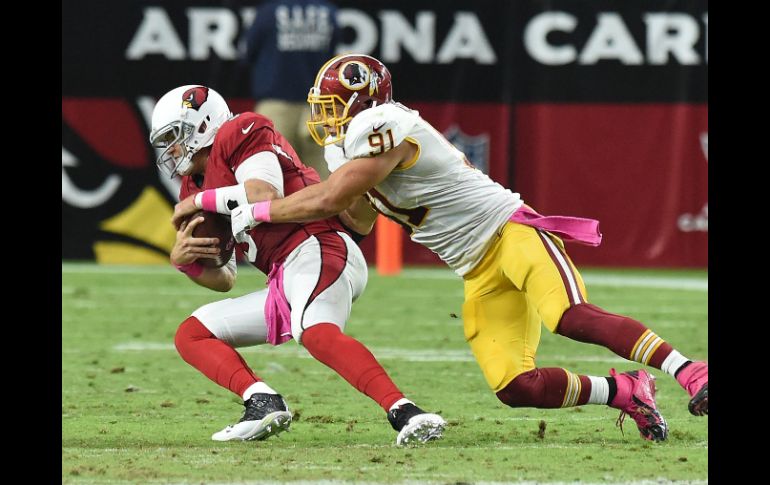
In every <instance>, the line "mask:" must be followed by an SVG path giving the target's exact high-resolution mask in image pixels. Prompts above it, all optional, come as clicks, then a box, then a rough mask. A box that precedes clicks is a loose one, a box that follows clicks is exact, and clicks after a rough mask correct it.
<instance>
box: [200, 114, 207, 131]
mask: <svg viewBox="0 0 770 485" xmlns="http://www.w3.org/2000/svg"><path fill="white" fill-rule="evenodd" d="M208 118H209V117H208V116H207V117H206V119H208ZM207 127H208V125H207V124H206V122H205V121H204V122H202V123H201V126H200V127H198V133H206V128H207Z"/></svg>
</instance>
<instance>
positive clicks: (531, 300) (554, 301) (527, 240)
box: [463, 222, 587, 392]
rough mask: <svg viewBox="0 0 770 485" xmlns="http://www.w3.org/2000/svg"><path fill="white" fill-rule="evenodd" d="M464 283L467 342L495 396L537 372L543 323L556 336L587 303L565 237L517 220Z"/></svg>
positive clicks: (464, 322)
mask: <svg viewBox="0 0 770 485" xmlns="http://www.w3.org/2000/svg"><path fill="white" fill-rule="evenodd" d="M464 280H465V303H464V304H463V326H464V331H465V339H466V340H467V341H468V343H469V344H470V346H471V350H472V351H473V355H474V356H475V357H476V361H477V362H478V363H479V366H481V370H482V371H483V372H484V377H485V378H486V380H487V384H489V387H490V388H492V390H493V391H495V392H497V391H499V390H500V389H502V388H504V387H505V386H506V385H508V383H509V382H511V381H512V380H513V379H514V378H515V377H516V376H518V375H519V374H521V373H523V372H527V371H529V370H532V369H534V368H535V354H536V352H537V346H538V344H539V343H540V322H543V324H544V325H545V326H546V327H547V328H548V330H550V331H551V332H555V331H556V327H557V325H558V323H559V320H560V319H561V316H562V314H563V313H564V312H565V311H566V310H567V309H568V308H569V307H570V306H571V305H573V304H577V303H584V302H586V301H587V299H586V290H585V285H584V284H583V278H582V277H581V276H580V273H578V271H577V269H576V268H575V266H574V265H573V264H572V261H571V260H570V259H569V257H568V256H567V253H566V252H565V251H564V244H563V242H562V241H561V239H559V238H558V237H556V236H554V235H552V234H550V233H547V232H544V231H540V230H537V229H535V228H533V227H530V226H526V225H523V224H518V223H515V222H508V223H506V224H505V226H503V228H502V229H501V231H499V232H498V234H497V235H496V236H495V241H494V242H493V243H492V246H491V247H490V248H489V249H488V250H487V253H486V254H485V255H484V257H483V258H482V260H481V261H480V262H479V263H478V265H476V267H475V268H473V270H471V272H470V273H468V274H467V275H465V277H464Z"/></svg>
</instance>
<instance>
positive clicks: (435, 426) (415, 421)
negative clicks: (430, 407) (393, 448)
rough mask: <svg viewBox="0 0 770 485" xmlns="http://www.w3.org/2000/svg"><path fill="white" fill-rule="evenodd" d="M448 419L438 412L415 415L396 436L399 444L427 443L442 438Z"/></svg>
mask: <svg viewBox="0 0 770 485" xmlns="http://www.w3.org/2000/svg"><path fill="white" fill-rule="evenodd" d="M445 426H446V421H444V418H442V417H441V416H439V415H438V414H432V413H423V414H418V415H416V416H413V417H412V418H411V419H409V422H408V423H407V424H406V425H405V426H404V427H403V428H401V431H399V432H398V436H397V437H396V445H397V446H406V445H410V444H416V443H425V442H428V441H432V440H437V439H439V438H441V436H442V434H443V432H444V427H445Z"/></svg>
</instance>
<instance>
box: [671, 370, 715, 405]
mask: <svg viewBox="0 0 770 485" xmlns="http://www.w3.org/2000/svg"><path fill="white" fill-rule="evenodd" d="M676 380H677V381H678V382H679V384H681V385H682V387H684V389H685V390H686V391H687V394H689V395H690V397H691V398H692V399H690V404H688V405H687V409H689V410H690V414H692V415H694V416H703V415H704V414H708V413H709V364H708V362H693V363H692V364H690V365H688V366H687V367H685V368H684V369H682V370H681V371H679V374H678V375H677V376H676Z"/></svg>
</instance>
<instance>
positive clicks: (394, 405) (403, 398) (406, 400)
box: [388, 397, 414, 412]
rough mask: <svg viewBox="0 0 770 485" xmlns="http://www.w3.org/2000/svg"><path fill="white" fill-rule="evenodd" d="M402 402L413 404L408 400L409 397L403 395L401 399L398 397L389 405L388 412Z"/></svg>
mask: <svg viewBox="0 0 770 485" xmlns="http://www.w3.org/2000/svg"><path fill="white" fill-rule="evenodd" d="M403 404H414V403H413V402H412V401H410V400H409V399H407V398H405V397H402V398H401V399H399V400H398V401H396V402H394V403H393V405H392V406H391V407H390V409H388V412H390V411H393V410H394V409H396V408H397V407H399V406H401V405H403Z"/></svg>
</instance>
